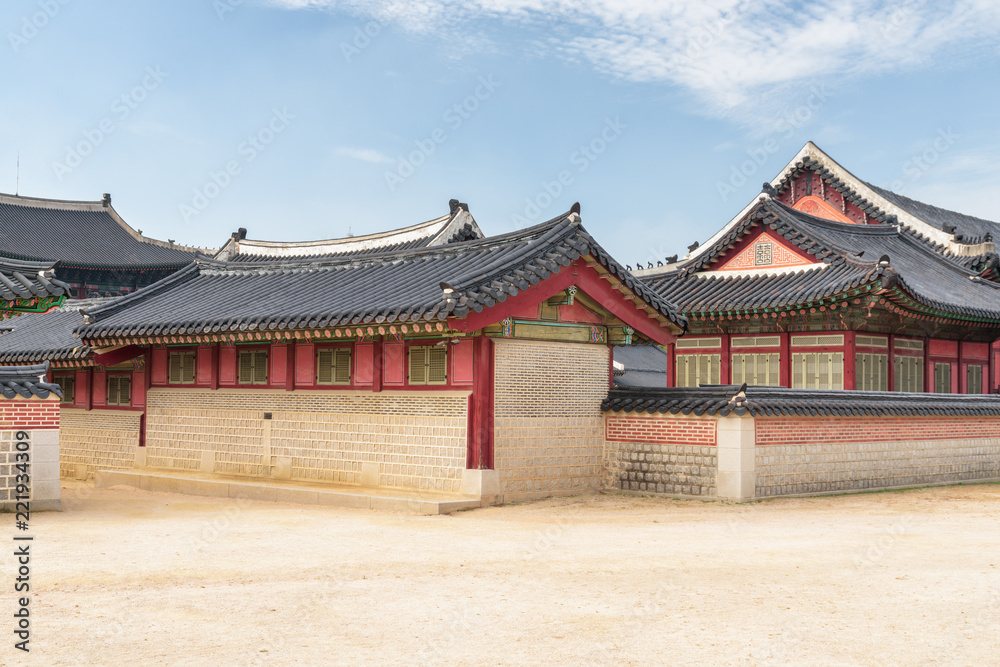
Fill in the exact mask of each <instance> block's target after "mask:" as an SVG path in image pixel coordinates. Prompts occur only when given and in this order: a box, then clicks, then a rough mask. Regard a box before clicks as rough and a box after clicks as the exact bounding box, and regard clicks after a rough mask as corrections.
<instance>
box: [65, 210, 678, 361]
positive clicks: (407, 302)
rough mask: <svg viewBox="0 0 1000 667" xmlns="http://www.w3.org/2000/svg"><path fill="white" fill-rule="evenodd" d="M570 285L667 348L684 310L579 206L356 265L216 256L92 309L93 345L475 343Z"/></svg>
mask: <svg viewBox="0 0 1000 667" xmlns="http://www.w3.org/2000/svg"><path fill="white" fill-rule="evenodd" d="M570 287H576V288H577V289H578V290H580V291H581V292H583V293H585V294H588V295H589V296H590V297H591V298H592V299H593V300H595V301H597V302H598V303H599V304H600V305H601V307H602V308H605V309H606V310H607V311H608V312H610V313H611V314H612V315H613V316H614V317H616V318H618V319H620V321H621V322H623V323H624V324H625V325H626V326H627V327H629V328H630V329H631V330H632V331H634V333H635V334H637V335H636V338H639V337H643V338H644V339H648V340H652V341H655V342H660V343H666V342H669V341H670V340H673V338H674V337H675V336H676V335H678V334H680V333H681V332H683V331H684V330H685V329H686V325H687V322H686V320H685V318H684V317H683V316H681V315H680V314H678V312H677V310H676V308H674V307H673V305H672V304H670V303H669V302H668V301H666V300H665V299H663V298H662V297H660V296H659V295H657V294H656V293H655V292H654V291H653V290H651V289H650V288H649V286H647V285H646V284H645V283H643V282H642V281H640V280H638V279H637V278H635V276H633V275H632V274H631V273H629V272H628V271H627V270H625V268H624V267H622V265H621V264H619V263H618V262H616V261H615V260H614V259H612V258H611V257H610V256H609V255H608V254H607V253H606V252H605V251H604V249H603V248H601V246H600V245H599V244H597V242H596V241H594V239H593V238H592V237H591V236H590V235H589V234H588V233H587V232H586V230H585V229H584V228H583V226H582V225H581V220H580V214H579V207H578V206H574V208H573V209H572V210H571V211H570V212H568V213H566V214H564V215H561V216H559V217H557V218H554V219H553V220H550V221H548V222H545V223H542V224H540V225H536V226H534V227H531V228H528V229H524V230H520V231H516V232H511V233H509V234H504V235H500V236H495V237H490V238H485V239H478V240H467V241H464V242H462V243H450V244H444V245H440V246H435V247H431V248H421V249H414V250H405V251H396V252H386V253H373V254H365V255H363V256H350V257H344V258H323V259H311V260H281V261H273V260H272V261H268V262H235V263H226V262H218V261H215V260H210V259H204V260H199V261H197V262H195V263H192V264H191V265H189V266H188V267H186V268H184V269H182V270H181V271H178V272H177V273H175V274H173V275H171V276H169V277H168V278H165V279H163V280H161V281H159V282H157V283H154V284H153V285H150V286H149V287H146V288H143V289H140V290H138V291H136V292H134V293H132V294H129V295H127V296H123V297H120V298H118V299H114V300H112V301H110V302H108V303H107V304H104V305H101V306H98V307H95V308H91V309H88V310H86V311H85V323H84V324H83V325H81V326H80V327H79V328H78V329H77V331H76V333H77V335H78V336H80V337H81V338H82V339H83V340H84V342H86V343H87V344H89V345H91V346H93V347H110V346H115V345H125V344H129V343H133V344H160V343H167V344H170V343H177V344H180V343H195V342H198V343H212V342H224V341H234V342H237V343H238V342H254V341H262V342H263V341H278V340H291V339H309V340H316V339H320V340H336V339H338V338H342V339H358V338H366V337H376V336H390V337H402V336H407V335H409V336H412V335H431V336H442V335H451V334H456V335H468V334H472V333H474V332H475V331H478V330H480V329H483V328H484V327H486V326H488V325H492V324H496V323H498V322H501V321H502V320H503V319H505V318H506V317H509V315H510V314H511V313H513V312H516V311H517V310H519V309H523V308H524V307H525V306H526V305H527V304H529V303H540V302H542V301H544V300H545V299H548V298H550V297H552V296H553V295H556V294H558V293H560V292H562V291H565V290H568V289H569V288H570Z"/></svg>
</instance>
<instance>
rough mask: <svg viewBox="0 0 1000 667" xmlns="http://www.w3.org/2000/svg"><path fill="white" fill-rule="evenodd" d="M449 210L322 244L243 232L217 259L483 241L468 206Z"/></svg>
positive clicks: (342, 253) (319, 254) (260, 258)
mask: <svg viewBox="0 0 1000 667" xmlns="http://www.w3.org/2000/svg"><path fill="white" fill-rule="evenodd" d="M448 208H449V212H448V213H447V214H446V215H443V216H441V217H439V218H434V219H433V220H428V221H427V222H421V223H419V224H416V225H411V226H409V227H403V228H401V229H394V230H392V231H388V232H379V233H377V234H367V235H365V236H348V237H345V238H339V239H326V240H322V241H259V240H254V239H248V238H246V230H245V229H240V230H239V231H238V232H236V233H234V234H233V236H232V238H230V239H229V241H228V242H227V243H226V244H225V245H224V246H223V247H222V248H221V249H220V250H219V252H218V253H216V255H215V257H216V259H220V260H224V261H228V262H260V261H268V260H272V259H293V258H294V259H308V258H317V259H318V258H335V257H343V256H348V255H365V254H372V253H385V252H398V251H402V250H416V249H419V248H430V247H433V246H440V245H447V244H449V243H456V242H460V241H471V240H474V239H481V238H483V232H482V230H481V229H479V225H477V224H476V221H475V219H474V218H473V217H472V214H471V213H469V207H468V205H467V204H463V203H461V202H459V201H458V200H457V199H452V200H451V201H450V202H448Z"/></svg>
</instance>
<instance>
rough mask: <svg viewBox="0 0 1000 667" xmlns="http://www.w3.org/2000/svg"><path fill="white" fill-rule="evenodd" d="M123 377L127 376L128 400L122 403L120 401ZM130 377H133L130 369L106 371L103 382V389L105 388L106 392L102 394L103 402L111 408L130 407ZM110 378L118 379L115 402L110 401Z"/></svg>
mask: <svg viewBox="0 0 1000 667" xmlns="http://www.w3.org/2000/svg"><path fill="white" fill-rule="evenodd" d="M123 378H128V399H127V401H128V402H126V403H122V402H121V380H122V379H123ZM132 379H133V378H132V372H131V371H128V372H120V371H119V372H113V371H108V373H107V378H105V381H104V382H105V390H106V393H105V395H104V404H105V405H107V406H108V407H111V408H131V407H132ZM112 380H117V381H118V389H117V392H116V394H117V396H118V402H116V403H112V402H111V381H112Z"/></svg>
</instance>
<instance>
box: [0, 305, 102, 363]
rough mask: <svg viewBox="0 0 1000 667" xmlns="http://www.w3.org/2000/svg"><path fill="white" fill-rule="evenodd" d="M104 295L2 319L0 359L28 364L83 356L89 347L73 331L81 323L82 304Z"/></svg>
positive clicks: (2, 361) (5, 361)
mask: <svg viewBox="0 0 1000 667" xmlns="http://www.w3.org/2000/svg"><path fill="white" fill-rule="evenodd" d="M106 301H107V299H92V300H87V301H69V302H67V303H66V304H65V305H63V306H62V307H61V308H56V309H55V310H52V311H50V312H48V313H23V314H21V315H19V316H18V317H13V318H11V319H9V320H4V321H3V323H2V324H3V330H6V331H5V332H4V333H0V363H5V364H28V363H36V362H42V361H47V360H49V361H61V360H66V359H83V358H86V357H87V356H88V355H89V354H90V348H89V347H88V346H86V345H84V344H83V341H81V340H80V339H79V338H77V337H76V336H74V335H73V330H74V329H76V328H77V327H78V326H80V325H81V324H83V313H81V312H80V311H81V309H82V308H88V307H93V306H96V305H99V304H100V303H102V302H106Z"/></svg>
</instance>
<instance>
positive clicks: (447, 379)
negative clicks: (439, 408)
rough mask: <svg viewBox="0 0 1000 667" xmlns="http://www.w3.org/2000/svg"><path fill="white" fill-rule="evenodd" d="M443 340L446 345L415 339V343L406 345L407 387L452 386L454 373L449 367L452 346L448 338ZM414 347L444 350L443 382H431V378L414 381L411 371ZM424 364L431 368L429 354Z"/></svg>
mask: <svg viewBox="0 0 1000 667" xmlns="http://www.w3.org/2000/svg"><path fill="white" fill-rule="evenodd" d="M443 340H444V341H445V344H444V345H437V344H436V343H426V342H424V341H414V344H412V345H407V346H406V361H405V363H406V367H405V369H404V370H405V372H406V386H407V387H429V388H434V389H437V388H442V387H449V386H451V379H452V375H451V373H450V372H449V370H450V369H449V368H448V366H449V364H450V363H451V355H450V354H449V353H448V348H449V347H451V345H449V344H448V342H447V341H448V339H443ZM414 348H429V349H440V350H442V351H443V352H444V380H443V381H442V382H430V381H429V378H428V380H427V381H425V382H414V381H413V379H412V378H411V372H410V371H411V369H412V366H413V362H412V361H411V360H412V358H413V350H414ZM424 366H425V368H428V369H429V367H430V358H429V356H428V358H427V360H426V361H425V363H424Z"/></svg>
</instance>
